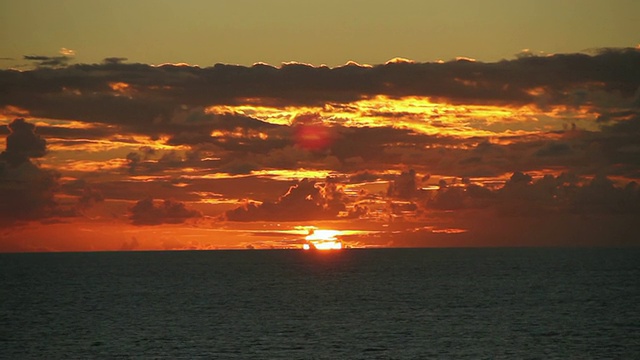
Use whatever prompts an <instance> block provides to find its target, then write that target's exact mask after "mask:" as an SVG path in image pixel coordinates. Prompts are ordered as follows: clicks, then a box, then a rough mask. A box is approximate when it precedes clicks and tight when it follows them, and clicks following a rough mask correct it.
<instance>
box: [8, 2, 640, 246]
mask: <svg viewBox="0 0 640 360" xmlns="http://www.w3.org/2000/svg"><path fill="white" fill-rule="evenodd" d="M0 152H2V153H1V154H0V252H12V251H85V250H165V249H167V250H168V249H217V248H242V249H244V248H300V247H302V240H301V239H303V238H304V236H305V235H306V234H307V232H308V229H311V228H315V229H326V230H336V231H339V233H338V234H339V235H340V237H341V239H343V241H344V244H345V245H346V246H350V247H381V246H394V247H430V246H434V247H442V246H456V247H457V246H474V247H477V246H625V245H640V240H638V239H640V230H639V227H638V225H637V219H638V218H640V217H639V215H640V189H639V188H638V185H637V183H636V182H637V181H638V179H639V178H640V2H638V1H634V0H628V1H625V0H616V1H592V0H584V1H569V0H566V1H557V0H556V1H546V0H539V1H513V0H512V1H495V0H494V1H448V2H443V1H438V2H436V1H394V2H391V1H377V0H372V1H355V0H354V1H323V2H311V1H283V0H281V1H206V0H201V1H197V0H193V1H180V2H178V1H162V0H157V1H143V0H138V1H120V0H111V1H71V0H69V1H62V0H61V1H35V0H20V1H1V2H0ZM332 233H333V232H332Z"/></svg>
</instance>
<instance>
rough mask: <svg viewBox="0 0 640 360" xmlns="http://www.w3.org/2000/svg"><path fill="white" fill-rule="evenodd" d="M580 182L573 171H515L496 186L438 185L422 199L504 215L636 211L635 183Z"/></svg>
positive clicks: (428, 203) (597, 179) (437, 206)
mask: <svg viewBox="0 0 640 360" xmlns="http://www.w3.org/2000/svg"><path fill="white" fill-rule="evenodd" d="M581 181H582V179H580V178H578V177H576V176H575V175H573V174H561V175H559V176H557V177H554V176H552V175H546V176H544V177H541V178H538V179H536V180H534V179H533V178H532V176H531V175H529V174H526V173H522V172H516V173H514V174H513V175H512V176H511V178H510V179H509V180H508V181H507V182H506V183H505V184H504V186H502V187H500V188H497V189H490V188H485V187H483V186H481V185H477V184H468V185H464V186H455V187H447V188H441V189H440V190H438V191H437V192H436V194H435V195H434V196H433V197H431V198H428V199H427V200H426V206H427V207H430V208H434V209H441V210H460V209H474V208H491V209H494V210H495V211H496V212H497V213H498V214H500V215H502V216H507V217H514V216H547V215H550V214H636V213H639V212H640V191H639V190H638V186H637V183H636V182H629V183H627V185H625V186H622V187H621V186H617V185H615V184H614V183H613V182H612V181H611V180H610V179H608V178H607V177H606V176H603V175H598V176H595V177H594V178H593V179H591V180H589V181H587V182H586V183H584V184H581Z"/></svg>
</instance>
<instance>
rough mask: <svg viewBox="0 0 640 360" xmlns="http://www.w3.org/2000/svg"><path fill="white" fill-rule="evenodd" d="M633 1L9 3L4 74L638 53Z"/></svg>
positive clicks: (639, 15) (3, 5)
mask: <svg viewBox="0 0 640 360" xmlns="http://www.w3.org/2000/svg"><path fill="white" fill-rule="evenodd" d="M638 34H640V2H638V1H635V0H612V1H599V0H581V1H578V0H576V1H570V0H565V1H557V0H537V1H522V0H520V1H519V0H511V1H506V0H505V1H503V0H488V1H475V0H470V1H467V0H465V1H425V0H418V1H413V0H404V1H402V0H401V1H393V2H392V1H380V0H367V1H358V0H352V1H334V0H327V1H322V2H317V1H296V0H270V1H248V0H244V1H243V0H240V1H209V0H186V1H168V0H136V1H129V0H109V1H106V0H97V1H84V0H60V1H47V0H40V1H39V0H2V1H0V58H2V60H0V68H7V67H11V66H18V65H20V64H25V63H26V62H25V61H24V60H23V59H22V57H23V56H24V55H46V56H55V55H58V53H59V51H60V49H62V48H67V49H71V50H74V51H75V53H76V57H75V59H74V61H76V62H84V63H92V62H99V61H101V60H102V59H103V58H106V57H126V58H128V59H129V61H131V62H142V63H153V64H158V63H163V62H187V63H190V64H198V65H201V66H209V65H212V64H215V63H234V64H243V65H250V64H252V63H255V62H259V61H262V62H267V63H271V64H280V63H281V62H284V61H300V62H308V63H312V64H315V65H319V64H327V65H330V66H335V65H340V64H344V63H345V62H346V61H348V60H354V61H357V62H361V63H370V64H377V63H383V62H385V61H386V60H389V59H391V58H394V57H406V58H411V59H414V60H417V61H434V60H438V59H443V60H449V59H452V58H454V57H456V56H468V57H473V58H477V59H479V60H483V61H497V60H500V59H503V58H512V57H513V56H514V54H516V53H518V52H519V51H520V50H521V49H524V48H528V49H531V50H533V51H535V52H537V51H542V52H547V53H559V52H577V51H582V50H585V49H589V48H595V47H629V46H636V45H637V44H638V43H640V36H639V35H638Z"/></svg>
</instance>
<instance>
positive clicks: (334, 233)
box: [302, 229, 343, 251]
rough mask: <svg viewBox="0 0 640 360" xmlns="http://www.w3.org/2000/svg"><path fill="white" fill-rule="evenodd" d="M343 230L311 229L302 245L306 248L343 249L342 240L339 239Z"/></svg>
mask: <svg viewBox="0 0 640 360" xmlns="http://www.w3.org/2000/svg"><path fill="white" fill-rule="evenodd" d="M339 235H341V232H340V231H338V230H313V229H311V230H309V235H307V236H306V237H305V238H304V240H305V243H304V244H303V245H302V249H304V250H323V251H324V250H341V249H342V247H343V246H342V241H340V239H338V236H339Z"/></svg>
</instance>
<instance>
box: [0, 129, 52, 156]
mask: <svg viewBox="0 0 640 360" xmlns="http://www.w3.org/2000/svg"><path fill="white" fill-rule="evenodd" d="M7 128H8V129H9V135H8V136H7V144H6V150H5V151H3V152H2V153H0V160H4V161H6V162H8V163H9V164H10V165H14V166H17V165H20V164H22V163H24V162H26V161H28V160H29V159H30V158H39V157H43V156H44V155H45V153H46V150H47V142H46V140H45V139H43V138H42V137H41V136H40V135H38V134H36V133H35V128H36V126H35V125H33V124H30V123H28V122H26V121H24V119H15V120H13V121H12V122H11V123H10V124H9V125H7Z"/></svg>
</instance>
